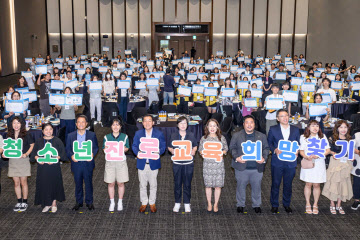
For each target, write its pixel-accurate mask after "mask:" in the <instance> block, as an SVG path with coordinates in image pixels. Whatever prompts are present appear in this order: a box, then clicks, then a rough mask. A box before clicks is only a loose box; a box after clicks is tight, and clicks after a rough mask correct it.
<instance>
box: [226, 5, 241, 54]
mask: <svg viewBox="0 0 360 240" xmlns="http://www.w3.org/2000/svg"><path fill="white" fill-rule="evenodd" d="M239 3H240V2H239V0H227V27H226V31H227V33H226V55H230V56H234V55H235V53H236V52H237V50H238V34H239V7H240V4H239Z"/></svg>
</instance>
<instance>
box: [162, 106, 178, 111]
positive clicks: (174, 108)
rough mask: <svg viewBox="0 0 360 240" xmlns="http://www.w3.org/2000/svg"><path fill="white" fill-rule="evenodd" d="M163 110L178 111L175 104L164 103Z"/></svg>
mask: <svg viewBox="0 0 360 240" xmlns="http://www.w3.org/2000/svg"><path fill="white" fill-rule="evenodd" d="M162 110H163V111H166V112H167V113H176V106H175V105H163V106H162Z"/></svg>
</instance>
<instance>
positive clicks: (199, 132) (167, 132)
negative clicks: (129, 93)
mask: <svg viewBox="0 0 360 240" xmlns="http://www.w3.org/2000/svg"><path fill="white" fill-rule="evenodd" d="M154 121H155V123H157V117H155V118H154ZM136 126H137V128H138V129H139V130H140V129H143V125H142V123H141V122H139V121H136ZM154 128H157V129H159V130H160V131H161V132H162V133H163V134H164V137H165V140H166V146H169V145H170V136H171V134H172V133H174V132H177V131H179V129H178V128H177V124H176V121H166V122H160V124H157V125H154ZM187 131H188V132H192V133H193V134H194V136H195V139H196V140H197V141H198V142H200V139H201V137H202V136H203V123H202V121H198V124H196V125H190V124H189V126H188V128H187Z"/></svg>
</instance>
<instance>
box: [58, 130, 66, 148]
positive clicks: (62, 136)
mask: <svg viewBox="0 0 360 240" xmlns="http://www.w3.org/2000/svg"><path fill="white" fill-rule="evenodd" d="M65 133H66V126H64V127H62V128H60V129H59V131H58V132H57V137H58V138H60V140H61V141H62V142H63V144H64V146H66V139H65Z"/></svg>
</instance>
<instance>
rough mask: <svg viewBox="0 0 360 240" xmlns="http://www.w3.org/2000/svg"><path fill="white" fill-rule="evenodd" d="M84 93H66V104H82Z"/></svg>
mask: <svg viewBox="0 0 360 240" xmlns="http://www.w3.org/2000/svg"><path fill="white" fill-rule="evenodd" d="M82 97H83V95H82V94H67V95H65V104H66V105H77V106H81V105H82Z"/></svg>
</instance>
